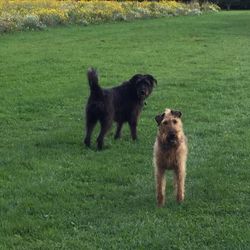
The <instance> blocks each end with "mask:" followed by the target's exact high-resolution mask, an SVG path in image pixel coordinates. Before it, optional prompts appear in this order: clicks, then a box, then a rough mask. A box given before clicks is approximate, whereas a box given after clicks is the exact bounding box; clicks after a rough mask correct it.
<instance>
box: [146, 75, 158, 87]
mask: <svg viewBox="0 0 250 250" xmlns="http://www.w3.org/2000/svg"><path fill="white" fill-rule="evenodd" d="M145 77H146V78H147V79H148V80H149V81H150V82H151V83H152V86H155V85H157V80H156V79H155V78H154V77H153V76H152V75H145Z"/></svg>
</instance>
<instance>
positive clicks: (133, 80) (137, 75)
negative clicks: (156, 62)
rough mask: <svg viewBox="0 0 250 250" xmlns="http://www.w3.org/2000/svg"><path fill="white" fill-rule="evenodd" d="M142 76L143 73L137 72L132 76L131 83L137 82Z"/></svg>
mask: <svg viewBox="0 0 250 250" xmlns="http://www.w3.org/2000/svg"><path fill="white" fill-rule="evenodd" d="M141 77H142V75H141V74H136V75H134V76H132V77H131V78H130V80H129V81H130V83H132V84H135V83H136V82H137V81H138V80H139V79H140V78H141Z"/></svg>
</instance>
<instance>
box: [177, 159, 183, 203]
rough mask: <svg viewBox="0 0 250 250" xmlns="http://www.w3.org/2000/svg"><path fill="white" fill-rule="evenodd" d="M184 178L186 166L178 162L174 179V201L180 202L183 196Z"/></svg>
mask: <svg viewBox="0 0 250 250" xmlns="http://www.w3.org/2000/svg"><path fill="white" fill-rule="evenodd" d="M185 178H186V165H185V163H184V162H180V163H179V166H178V168H177V170H176V171H175V179H176V188H177V190H176V200H177V202H179V203H180V202H182V201H183V200H184V195H185Z"/></svg>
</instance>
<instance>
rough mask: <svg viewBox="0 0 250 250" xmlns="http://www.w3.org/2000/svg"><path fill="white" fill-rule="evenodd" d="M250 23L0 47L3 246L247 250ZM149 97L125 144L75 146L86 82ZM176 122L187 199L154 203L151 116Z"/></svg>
mask: <svg viewBox="0 0 250 250" xmlns="http://www.w3.org/2000/svg"><path fill="white" fill-rule="evenodd" d="M249 18H250V12H247V11H245V12H221V13H218V14H210V15H203V16H194V17H177V18H162V19H154V20H140V21H134V22H129V23H125V22H123V23H115V24H104V25H91V26H88V27H64V28H54V29H49V30H48V31H45V32H24V33H14V34H8V35H4V36H1V37H0V57H1V60H0V126H1V128H0V136H1V144H0V164H1V165H0V166H1V167H0V210H1V227H0V239H1V240H0V248H1V249H249V246H250V229H249V223H250V219H249V218H250V199H249V196H250V182H249V179H250V169H249V151H250V140H249V138H250V130H249V124H250V113H249V107H250V99H249V91H250V85H249V84H250V73H249V69H250V46H249V44H250V36H249V34H250V25H249ZM91 65H92V66H95V67H97V68H98V69H99V73H100V78H101V85H102V86H105V87H111V86H114V85H116V84H118V83H120V82H121V81H123V80H126V79H129V77H130V76H132V75H133V74H135V73H138V72H143V73H150V74H152V75H154V76H155V77H156V78H157V80H158V86H157V87H156V88H155V90H154V92H153V93H152V95H151V96H150V98H149V99H148V100H147V105H146V106H145V108H144V110H143V113H142V115H141V118H140V121H139V126H138V136H139V140H138V141H136V142H132V141H131V139H130V134H129V129H128V126H127V125H126V126H125V128H124V131H123V136H122V139H121V140H120V141H114V139H113V135H114V127H113V129H112V130H111V131H110V133H109V135H108V136H107V137H106V140H105V150H103V151H102V152H97V151H96V145H95V140H96V136H97V133H98V128H96V130H95V135H94V138H93V140H92V141H93V144H92V145H93V146H92V148H91V149H86V148H85V147H83V146H82V138H83V134H84V129H85V126H84V114H83V110H84V105H85V103H86V100H87V97H88V94H89V88H88V84H87V81H86V77H85V72H86V70H87V68H88V67H89V66H91ZM165 107H171V108H175V109H178V110H181V111H182V112H183V122H184V128H185V132H186V135H187V137H188V141H189V158H188V163H187V179H186V199H185V202H184V203H183V204H182V205H178V204H176V202H175V197H174V195H173V187H172V174H171V173H168V177H167V190H166V193H167V204H166V206H165V207H164V208H162V209H157V208H156V204H155V190H154V176H153V166H152V147H153V143H154V140H155V136H156V131H157V127H156V123H155V121H154V117H155V115H156V114H158V113H160V112H162V111H163V110H164V109H165Z"/></svg>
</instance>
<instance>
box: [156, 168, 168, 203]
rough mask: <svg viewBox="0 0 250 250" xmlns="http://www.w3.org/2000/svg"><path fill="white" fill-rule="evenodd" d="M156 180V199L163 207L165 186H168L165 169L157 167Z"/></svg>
mask: <svg viewBox="0 0 250 250" xmlns="http://www.w3.org/2000/svg"><path fill="white" fill-rule="evenodd" d="M155 181H156V199H157V206H158V207H162V206H163V205H164V203H165V187H166V178H165V169H163V168H159V167H157V166H156V167H155Z"/></svg>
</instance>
